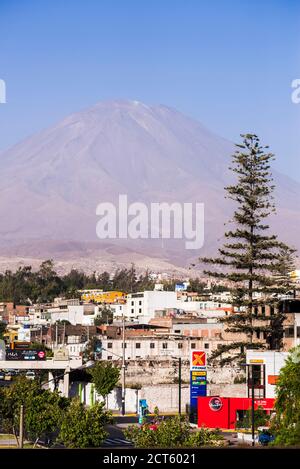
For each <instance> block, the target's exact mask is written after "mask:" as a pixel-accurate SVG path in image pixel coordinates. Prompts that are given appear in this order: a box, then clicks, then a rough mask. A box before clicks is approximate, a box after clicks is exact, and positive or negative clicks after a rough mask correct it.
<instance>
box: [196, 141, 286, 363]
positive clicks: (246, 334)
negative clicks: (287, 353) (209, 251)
mask: <svg viewBox="0 0 300 469" xmlns="http://www.w3.org/2000/svg"><path fill="white" fill-rule="evenodd" d="M241 137H242V138H243V142H242V143H241V144H237V145H236V147H237V150H236V151H235V153H234V155H233V157H232V162H233V164H232V167H230V170H232V171H233V172H234V173H235V174H236V175H237V181H236V183H235V184H234V185H231V186H228V187H226V188H225V190H226V192H227V198H230V199H232V200H233V201H234V202H235V203H236V208H235V211H234V214H233V219H232V220H231V222H232V223H233V227H232V229H231V230H229V231H227V232H226V233H225V238H226V242H225V244H224V245H223V247H222V248H220V249H219V256H218V257H216V258H202V259H200V261H201V262H203V263H207V264H211V265H216V266H220V267H219V269H215V270H213V271H212V270H210V271H205V274H207V275H209V276H211V277H214V278H217V279H219V280H223V281H227V283H229V284H230V285H231V287H232V288H231V293H232V298H233V313H232V314H231V315H229V316H226V317H224V318H222V322H224V324H225V325H226V328H225V331H226V332H229V333H233V334H234V336H235V337H237V339H236V340H234V341H233V342H232V343H228V344H226V345H223V346H221V347H220V348H219V349H218V350H216V351H215V352H214V353H213V355H212V358H216V357H219V358H221V362H222V363H226V362H231V361H234V360H238V361H242V360H243V359H244V355H245V351H246V349H247V348H248V349H250V348H251V349H253V348H261V347H268V348H273V349H274V348H279V347H280V344H281V339H282V323H283V320H284V314H283V312H282V311H281V312H280V309H279V308H278V304H279V299H280V296H281V295H282V294H285V293H287V292H288V291H289V290H291V289H292V288H293V287H292V282H291V280H290V277H289V272H290V270H293V269H292V264H293V254H294V250H293V249H291V248H289V247H288V246H286V245H285V244H284V243H282V242H280V241H279V240H278V238H277V236H276V235H274V234H270V230H269V225H268V224H267V222H266V220H267V218H268V217H269V216H270V215H271V214H273V213H274V212H275V205H274V197H273V191H274V184H273V178H272V174H271V162H272V161H273V160H274V155H273V154H272V153H269V152H268V151H267V148H268V147H266V146H265V147H263V146H262V145H261V144H260V141H259V138H258V137H257V136H256V135H254V134H246V135H241ZM266 304H267V305H269V306H270V307H271V309H270V311H272V315H266V314H265V305H266ZM262 306H263V307H262Z"/></svg>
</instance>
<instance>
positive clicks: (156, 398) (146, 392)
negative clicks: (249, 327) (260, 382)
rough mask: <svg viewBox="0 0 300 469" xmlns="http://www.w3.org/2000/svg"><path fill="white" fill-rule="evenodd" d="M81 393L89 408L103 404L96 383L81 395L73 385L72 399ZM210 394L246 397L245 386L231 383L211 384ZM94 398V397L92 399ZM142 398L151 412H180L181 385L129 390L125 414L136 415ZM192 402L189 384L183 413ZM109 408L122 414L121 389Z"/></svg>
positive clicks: (185, 387) (108, 403)
mask: <svg viewBox="0 0 300 469" xmlns="http://www.w3.org/2000/svg"><path fill="white" fill-rule="evenodd" d="M79 394H81V401H82V402H84V403H85V404H86V405H91V403H92V402H95V401H102V398H101V397H100V396H98V395H97V394H96V392H95V391H94V390H93V384H91V383H82V384H81V393H80V385H79V383H72V386H71V392H70V395H71V397H74V396H76V395H77V396H79ZM208 395H210V396H216V395H221V396H223V397H244V396H245V395H246V394H245V385H243V384H229V385H208ZM92 396H93V397H92ZM139 399H146V400H147V403H148V406H149V409H150V412H153V410H154V408H155V407H156V406H157V407H158V408H159V410H160V412H177V411H178V384H171V385H170V384H169V385H164V384H159V385H153V386H143V387H142V388H141V389H138V390H137V389H131V388H126V393H125V409H126V412H130V413H136V412H137V409H138V401H139ZM189 402H190V388H189V385H187V384H183V385H182V386H181V410H182V412H185V411H186V404H189ZM106 407H107V408H108V409H109V410H112V411H115V412H120V411H121V388H115V389H114V390H113V391H112V392H111V393H110V394H109V396H108V398H107V399H106Z"/></svg>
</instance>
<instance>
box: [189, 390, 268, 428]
mask: <svg viewBox="0 0 300 469" xmlns="http://www.w3.org/2000/svg"><path fill="white" fill-rule="evenodd" d="M274 402H275V399H255V400H254V404H255V409H257V408H258V407H262V408H263V409H264V410H265V411H266V412H267V413H268V414H270V413H271V411H272V410H273V407H274ZM249 409H251V399H250V398H248V397H219V396H208V397H198V427H202V426H205V427H208V428H222V429H223V428H224V429H226V428H227V429H234V428H235V426H236V423H237V421H238V420H240V419H242V418H243V415H244V414H245V412H246V411H247V410H249Z"/></svg>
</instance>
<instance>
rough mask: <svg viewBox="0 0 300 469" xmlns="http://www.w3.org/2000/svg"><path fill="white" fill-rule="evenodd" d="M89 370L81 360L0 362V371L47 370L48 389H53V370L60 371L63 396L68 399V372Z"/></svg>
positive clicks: (51, 359)
mask: <svg viewBox="0 0 300 469" xmlns="http://www.w3.org/2000/svg"><path fill="white" fill-rule="evenodd" d="M83 368H89V366H88V365H82V358H79V359H73V360H72V359H70V360H55V359H53V358H50V359H47V360H36V361H29V360H28V361H27V360H0V370H20V371H22V370H31V371H36V370H49V381H50V383H52V385H51V384H50V383H49V384H50V386H49V388H50V389H53V387H54V386H53V381H54V378H53V374H52V373H51V371H53V370H62V377H63V395H64V396H66V397H69V385H70V379H69V378H70V372H71V371H72V370H76V369H83Z"/></svg>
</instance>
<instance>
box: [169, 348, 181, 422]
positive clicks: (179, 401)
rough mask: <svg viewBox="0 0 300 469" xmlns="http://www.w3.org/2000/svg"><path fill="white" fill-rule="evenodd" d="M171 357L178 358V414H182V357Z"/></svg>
mask: <svg viewBox="0 0 300 469" xmlns="http://www.w3.org/2000/svg"><path fill="white" fill-rule="evenodd" d="M171 358H173V359H175V360H178V414H179V415H180V416H181V357H173V356H171Z"/></svg>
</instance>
